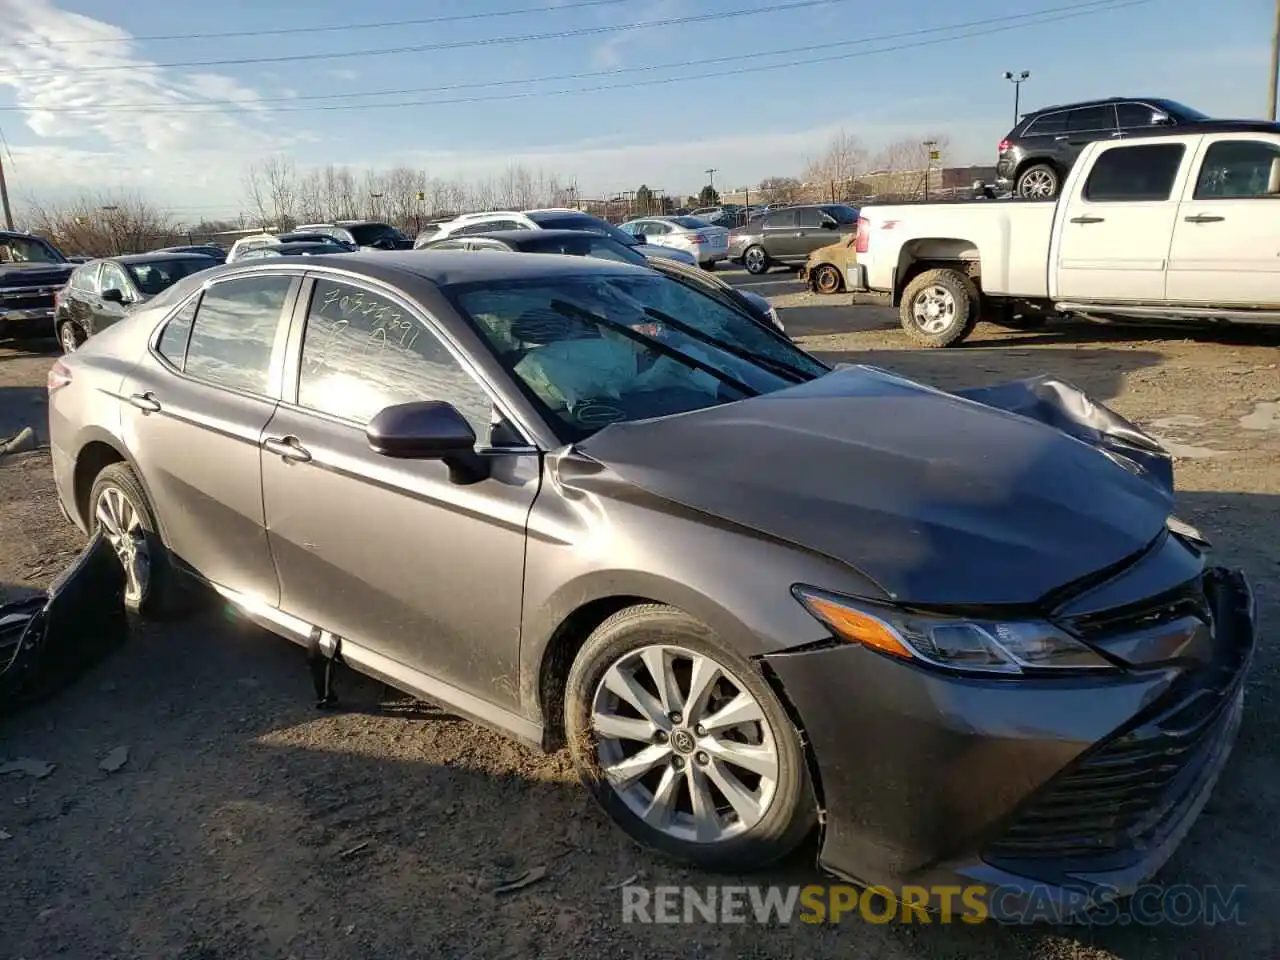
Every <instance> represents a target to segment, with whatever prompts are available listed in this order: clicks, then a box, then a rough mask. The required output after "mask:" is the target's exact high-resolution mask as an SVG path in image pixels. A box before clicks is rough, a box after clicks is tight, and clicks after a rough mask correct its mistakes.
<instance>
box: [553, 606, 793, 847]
mask: <svg viewBox="0 0 1280 960" xmlns="http://www.w3.org/2000/svg"><path fill="white" fill-rule="evenodd" d="M565 730H566V732H567V733H568V740H569V748H570V752H571V754H572V756H573V761H574V764H575V766H576V767H577V769H578V773H579V775H580V776H581V777H582V780H583V783H584V784H585V785H586V786H587V789H588V790H590V792H591V793H592V795H593V796H594V797H595V798H596V800H597V802H599V804H600V805H601V807H603V808H604V810H605V812H606V813H608V815H609V816H610V817H611V818H612V819H613V821H614V822H615V823H616V824H617V825H618V826H619V827H621V828H622V830H623V831H624V832H626V833H627V834H628V835H629V836H630V837H631V838H632V839H634V840H636V841H637V842H639V843H641V844H642V845H644V846H646V847H649V848H651V849H653V850H656V851H658V852H659V853H661V854H663V855H665V856H667V857H670V858H672V859H675V860H678V861H681V862H683V863H687V864H692V865H695V866H699V867H704V868H710V869H718V870H749V869H753V868H757V867H762V866H765V865H767V864H770V863H773V862H775V861H777V860H779V859H780V858H782V857H785V856H786V855H787V854H789V853H790V852H791V851H793V850H794V849H795V848H796V847H797V846H798V845H799V844H800V843H801V842H802V841H803V840H804V839H805V837H806V836H807V835H808V834H809V832H810V831H811V830H812V829H813V827H814V825H815V823H816V812H815V802H814V797H813V790H812V788H811V786H810V782H809V774H808V768H807V766H806V764H805V756H804V751H803V748H802V747H801V744H800V740H799V737H798V735H797V733H796V731H795V728H794V727H793V726H792V724H791V721H790V719H789V718H788V716H787V714H786V711H785V710H784V709H783V708H782V705H781V704H780V703H779V702H778V699H777V697H776V696H775V695H774V693H773V691H772V690H771V689H770V687H769V684H768V683H767V682H766V681H765V679H764V677H763V676H761V674H760V672H759V671H758V670H757V669H756V668H755V667H754V666H752V664H751V663H750V662H749V661H747V660H746V659H745V658H743V657H742V656H741V655H740V654H738V653H737V652H736V651H734V650H732V649H730V648H729V647H727V646H726V645H725V644H724V643H723V642H722V641H721V640H720V639H719V638H718V637H716V636H715V635H714V634H713V633H712V632H711V630H710V629H709V628H707V627H706V626H705V625H704V624H701V623H699V622H698V621H697V620H695V619H693V618H692V617H690V616H688V615H687V614H685V613H683V612H681V611H679V610H676V609H674V608H672V607H666V606H660V605H656V604H653V605H644V606H637V607H630V608H628V609H626V610H623V611H621V612H619V613H617V614H614V615H613V616H612V617H610V618H609V619H608V620H606V621H605V622H604V623H602V624H601V625H600V626H599V627H598V628H597V629H596V630H595V631H594V632H593V633H592V634H591V636H590V638H588V640H587V642H586V644H585V645H584V646H583V648H582V650H581V651H580V652H579V654H578V656H577V658H576V660H575V661H574V664H573V667H572V669H571V670H570V673H569V679H568V684H567V688H566V696H565Z"/></svg>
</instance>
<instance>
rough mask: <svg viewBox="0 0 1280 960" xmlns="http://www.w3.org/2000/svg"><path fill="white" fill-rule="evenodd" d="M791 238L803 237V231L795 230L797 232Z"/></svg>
mask: <svg viewBox="0 0 1280 960" xmlns="http://www.w3.org/2000/svg"><path fill="white" fill-rule="evenodd" d="M793 236H797V237H803V236H804V231H803V230H797V231H796V232H795V233H794V234H793Z"/></svg>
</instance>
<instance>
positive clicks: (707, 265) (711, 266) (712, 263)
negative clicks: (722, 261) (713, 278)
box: [698, 260, 716, 272]
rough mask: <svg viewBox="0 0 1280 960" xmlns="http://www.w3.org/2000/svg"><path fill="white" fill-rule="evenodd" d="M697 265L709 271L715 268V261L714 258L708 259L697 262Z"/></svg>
mask: <svg viewBox="0 0 1280 960" xmlns="http://www.w3.org/2000/svg"><path fill="white" fill-rule="evenodd" d="M698 266H700V267H701V268H702V269H703V270H706V271H708V272H710V271H712V270H714V269H715V268H716V262H715V261H714V260H708V261H707V262H706V263H700V264H698Z"/></svg>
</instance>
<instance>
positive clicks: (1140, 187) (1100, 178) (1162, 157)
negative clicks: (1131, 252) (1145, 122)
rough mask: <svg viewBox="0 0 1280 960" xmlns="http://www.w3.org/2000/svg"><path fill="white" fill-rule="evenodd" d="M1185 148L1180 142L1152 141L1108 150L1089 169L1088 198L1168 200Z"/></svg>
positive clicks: (1114, 200)
mask: <svg viewBox="0 0 1280 960" xmlns="http://www.w3.org/2000/svg"><path fill="white" fill-rule="evenodd" d="M1185 149H1186V148H1185V147H1184V146H1183V145H1182V144H1180V143H1152V144H1146V145H1143V146H1137V147H1113V148H1112V149H1110V150H1106V151H1104V152H1103V153H1101V154H1099V155H1098V159H1097V160H1096V161H1095V162H1094V165H1093V169H1092V170H1090V171H1089V179H1088V180H1087V181H1085V185H1084V198H1085V199H1086V200H1091V201H1093V202H1094V203H1121V202H1125V201H1140V200H1148V201H1150V200H1168V199H1169V197H1170V195H1171V194H1172V193H1173V182H1174V181H1175V180H1176V179H1177V178H1178V167H1180V166H1181V165H1182V155H1183V153H1184V152H1185Z"/></svg>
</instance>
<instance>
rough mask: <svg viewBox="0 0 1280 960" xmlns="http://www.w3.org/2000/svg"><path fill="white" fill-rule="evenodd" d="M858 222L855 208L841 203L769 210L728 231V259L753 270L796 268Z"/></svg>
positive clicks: (752, 271)
mask: <svg viewBox="0 0 1280 960" xmlns="http://www.w3.org/2000/svg"><path fill="white" fill-rule="evenodd" d="M857 225H858V211H857V210H855V209H854V208H853V207H847V206H845V205H844V204H842V203H817V204H805V205H803V206H791V207H784V208H782V209H778V210H770V211H769V212H768V213H766V214H765V215H764V216H763V217H759V218H757V219H755V220H752V221H751V222H750V223H747V224H743V225H742V226H741V227H738V228H736V229H734V230H731V231H730V232H729V259H730V260H732V261H733V262H734V263H741V264H743V265H745V266H746V268H747V271H748V272H750V273H754V274H761V273H766V272H768V270H769V269H770V268H771V267H774V266H778V265H781V266H785V267H792V268H799V267H800V266H801V265H802V264H803V263H804V262H805V261H806V260H807V259H808V258H809V254H810V253H812V252H813V251H814V250H816V249H818V248H819V247H825V246H826V245H827V244H829V243H831V242H832V241H833V240H834V239H835V237H837V236H838V235H840V234H844V233H853V232H854V230H856V229H857Z"/></svg>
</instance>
